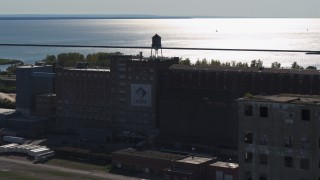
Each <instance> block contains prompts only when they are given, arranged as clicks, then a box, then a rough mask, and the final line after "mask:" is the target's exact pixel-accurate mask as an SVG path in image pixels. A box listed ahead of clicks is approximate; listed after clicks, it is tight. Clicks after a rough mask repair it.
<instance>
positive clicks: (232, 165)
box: [210, 161, 239, 169]
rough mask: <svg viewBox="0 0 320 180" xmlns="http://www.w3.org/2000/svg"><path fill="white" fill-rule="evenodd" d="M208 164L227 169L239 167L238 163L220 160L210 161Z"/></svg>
mask: <svg viewBox="0 0 320 180" xmlns="http://www.w3.org/2000/svg"><path fill="white" fill-rule="evenodd" d="M210 166H214V167H221V168H229V169H235V168H238V167H239V165H238V164H237V163H229V162H222V161H217V162H215V163H212V164H210Z"/></svg>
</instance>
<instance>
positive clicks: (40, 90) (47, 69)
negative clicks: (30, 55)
mask: <svg viewBox="0 0 320 180" xmlns="http://www.w3.org/2000/svg"><path fill="white" fill-rule="evenodd" d="M16 78H17V80H16V85H17V86H16V89H17V90H16V91H17V96H16V110H17V111H18V112H21V113H23V114H27V115H28V114H33V113H35V98H36V96H37V95H39V94H48V93H52V92H53V67H52V66H45V65H44V66H34V65H30V66H19V67H17V72H16Z"/></svg>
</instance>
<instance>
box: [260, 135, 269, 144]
mask: <svg viewBox="0 0 320 180" xmlns="http://www.w3.org/2000/svg"><path fill="white" fill-rule="evenodd" d="M259 143H260V145H267V144H268V136H267V135H265V134H264V135H262V136H261V137H260V142H259Z"/></svg>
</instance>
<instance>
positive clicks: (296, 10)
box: [0, 0, 320, 18]
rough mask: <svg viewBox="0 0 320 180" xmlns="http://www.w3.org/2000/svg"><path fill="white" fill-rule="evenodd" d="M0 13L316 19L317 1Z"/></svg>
mask: <svg viewBox="0 0 320 180" xmlns="http://www.w3.org/2000/svg"><path fill="white" fill-rule="evenodd" d="M0 14H106V15H109V14H116V15H118V14H130V15H131V14H133V15H134V14H137V15H138V14H141V15H160V16H219V17H221V16H222V17H301V18H304V17H318V18H320V0H157V1H156V0H0Z"/></svg>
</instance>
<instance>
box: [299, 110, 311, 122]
mask: <svg viewBox="0 0 320 180" xmlns="http://www.w3.org/2000/svg"><path fill="white" fill-rule="evenodd" d="M301 120H303V121H310V110H307V109H302V110H301Z"/></svg>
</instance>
